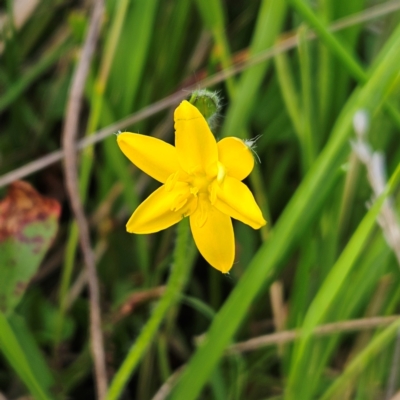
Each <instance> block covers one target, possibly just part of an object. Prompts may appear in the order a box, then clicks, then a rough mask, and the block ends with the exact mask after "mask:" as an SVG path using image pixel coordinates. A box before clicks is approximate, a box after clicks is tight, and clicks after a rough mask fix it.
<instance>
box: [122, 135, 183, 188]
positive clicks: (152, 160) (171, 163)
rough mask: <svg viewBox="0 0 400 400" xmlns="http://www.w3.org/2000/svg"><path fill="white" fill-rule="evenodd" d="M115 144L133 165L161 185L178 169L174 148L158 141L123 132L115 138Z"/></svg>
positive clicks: (150, 137)
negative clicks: (116, 143)
mask: <svg viewBox="0 0 400 400" xmlns="http://www.w3.org/2000/svg"><path fill="white" fill-rule="evenodd" d="M117 142H118V145H119V147H120V149H121V150H122V152H123V153H124V154H125V155H126V156H127V157H128V158H129V160H131V161H132V162H133V164H135V165H136V166H137V167H138V168H140V169H141V170H142V171H144V172H145V173H146V174H147V175H150V176H151V177H152V178H154V179H157V180H158V181H159V182H161V183H165V182H166V180H167V179H168V177H169V176H170V175H171V174H173V173H174V172H176V171H177V170H178V169H180V167H179V162H178V157H177V153H176V149H175V147H174V146H171V145H170V144H168V143H166V142H164V141H162V140H160V139H157V138H154V137H152V136H146V135H140V134H138V133H129V132H123V133H120V134H119V135H118V136H117Z"/></svg>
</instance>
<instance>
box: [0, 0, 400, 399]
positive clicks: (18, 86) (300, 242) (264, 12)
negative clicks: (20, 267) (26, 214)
mask: <svg viewBox="0 0 400 400" xmlns="http://www.w3.org/2000/svg"><path fill="white" fill-rule="evenodd" d="M91 7H92V2H90V1H84V2H79V1H69V0H6V1H5V2H3V3H1V5H0V11H1V15H0V35H1V36H0V127H1V131H0V183H1V186H2V188H1V189H0V195H1V197H4V196H6V185H5V183H4V182H5V181H1V179H2V176H5V174H8V173H9V172H10V171H14V170H16V169H17V168H19V167H21V166H24V165H26V164H27V163H29V162H31V161H33V160H36V159H39V158H40V157H42V156H45V155H47V154H50V153H51V152H53V151H55V150H58V149H59V148H60V144H61V132H62V127H63V122H64V115H65V109H66V101H67V98H68V90H69V87H70V82H71V77H72V74H73V71H74V68H75V66H76V63H77V61H78V59H79V55H80V50H81V48H82V43H83V41H84V39H85V35H86V30H87V27H88V23H89V17H90V11H91ZM399 10H400V1H381V0H352V1H349V0H315V1H310V0H290V1H285V0H261V1H258V0H252V1H244V0H235V1H233V0H225V1H222V0H197V1H195V0H193V1H190V0H163V1H161V0H147V1H144V0H143V1H142V0H108V1H107V2H106V10H105V13H104V16H103V22H102V29H101V36H100V41H99V43H98V46H97V49H96V53H95V57H94V59H93V61H92V64H91V68H90V72H89V75H88V79H87V82H86V85H85V88H84V95H85V98H84V107H83V112H82V115H81V116H80V135H81V137H84V136H91V135H93V133H94V132H96V131H98V130H100V129H102V128H105V127H108V126H110V125H111V124H115V123H117V124H116V125H115V129H114V132H117V131H118V130H119V129H120V130H128V131H132V132H139V133H146V134H150V135H153V136H156V137H159V138H162V139H163V140H166V141H169V142H171V143H172V142H173V110H174V108H175V107H176V105H177V104H178V103H179V101H178V100H177V97H176V98H172V99H171V101H169V102H167V103H166V104H167V106H166V107H164V109H163V110H161V111H160V112H156V110H154V111H152V108H151V107H150V109H149V110H150V112H149V116H146V118H141V119H140V120H138V121H136V122H135V123H134V124H131V125H129V124H127V123H119V122H118V121H120V120H122V119H123V118H125V117H128V116H130V115H132V114H134V113H135V112H137V111H139V110H141V109H143V108H145V107H148V106H152V105H153V104H154V103H156V102H158V101H159V100H162V99H163V98H165V97H166V96H169V95H171V94H173V93H177V96H178V97H179V96H181V98H185V96H186V97H189V96H190V91H189V89H187V88H188V87H189V86H191V85H195V86H194V87H199V88H200V87H204V85H205V84H206V83H204V81H203V80H204V79H206V78H209V77H214V76H217V81H218V83H215V84H214V85H213V86H208V87H207V88H208V89H211V90H216V91H218V93H219V95H220V96H221V98H222V99H223V100H222V102H223V105H224V107H223V110H222V111H221V113H220V116H219V119H218V122H217V124H216V126H215V127H214V128H213V132H214V133H215V135H216V136H217V138H222V137H224V136H238V137H241V138H247V139H250V138H254V137H257V136H259V139H258V141H257V148H256V151H257V154H258V157H259V159H260V162H259V163H257V165H256V168H255V170H254V171H253V173H252V175H251V177H250V178H248V179H247V182H246V183H247V184H248V185H249V186H250V187H251V188H252V190H253V192H254V193H255V197H256V198H257V201H258V203H259V204H260V206H261V208H262V209H263V213H264V216H265V217H266V219H267V221H268V225H267V227H266V228H265V229H264V230H262V231H261V232H259V231H253V230H252V229H251V228H249V227H248V226H245V225H243V224H241V223H239V222H235V224H234V228H235V239H236V248H237V255H236V262H235V265H234V267H233V269H232V270H231V272H230V274H229V275H226V276H225V275H222V274H221V273H220V272H218V271H217V270H215V269H213V268H211V267H210V266H209V265H207V263H206V262H205V261H204V260H203V259H202V258H201V257H200V256H197V254H196V253H195V251H194V250H193V247H192V246H189V250H188V256H187V259H186V260H185V262H186V263H187V266H186V268H187V274H188V275H189V274H190V276H189V277H188V278H187V282H186V287H185V289H184V290H183V292H182V293H181V294H179V297H178V301H177V302H175V304H174V306H173V307H171V308H169V309H168V310H167V311H166V313H165V315H163V320H164V322H163V324H162V325H161V326H160V328H159V329H158V331H157V333H156V335H155V337H154V338H153V339H151V338H149V339H148V340H147V343H146V348H143V349H142V350H143V357H141V359H140V363H139V364H138V367H137V368H133V367H132V368H131V369H129V367H128V371H127V372H126V373H125V375H124V376H125V380H126V382H124V384H123V385H122V386H121V388H120V390H117V391H116V392H115V393H116V394H114V395H115V396H116V397H109V398H118V397H119V398H122V399H139V400H145V399H152V398H154V399H162V398H167V397H166V396H167V395H166V394H165V392H162V391H159V389H160V388H161V387H162V388H163V390H166V389H168V390H167V392H168V391H169V390H171V388H172V393H171V394H170V398H173V399H185V400H186V399H192V398H193V399H194V398H198V399H216V400H225V399H232V400H233V399H237V400H239V399H246V400H259V399H299V400H308V399H310V400H311V399H335V398H341V399H343V400H344V399H349V400H350V399H360V400H368V399H371V400H376V399H387V400H389V399H392V398H393V399H394V396H395V393H396V392H397V391H398V390H400V371H399V366H398V363H399V361H400V360H399V357H400V350H399V348H400V342H399V340H400V339H399V337H400V333H398V332H400V331H399V328H398V326H399V322H398V321H397V320H394V319H393V320H392V321H395V322H394V323H393V324H392V325H388V327H382V326H381V325H380V326H379V328H377V327H376V326H375V325H374V323H373V321H376V319H374V318H375V317H385V316H390V315H395V314H396V313H398V312H399V310H398V309H399V301H400V285H399V282H400V279H399V278H400V270H399V264H398V259H397V258H396V256H395V253H394V251H393V249H392V248H391V247H390V246H388V244H387V241H386V240H385V234H384V233H383V232H382V229H381V228H380V226H379V225H378V224H376V217H377V213H378V211H379V209H377V208H371V209H370V211H368V209H367V207H366V203H367V202H369V201H370V200H371V197H372V194H373V189H372V187H371V183H370V182H369V180H368V179H367V174H366V169H365V167H364V166H363V164H362V163H361V162H360V161H359V160H358V158H357V156H356V155H355V153H354V152H353V151H352V148H351V146H350V140H351V139H352V140H355V133H354V130H353V128H352V126H353V124H352V121H353V117H354V114H355V113H356V112H357V111H358V110H359V109H365V110H366V112H367V113H368V115H369V116H370V122H369V124H368V127H367V128H368V129H367V130H368V141H369V143H370V145H371V147H372V149H374V150H376V151H381V152H382V153H383V154H384V156H385V163H386V168H387V177H390V176H391V175H392V174H393V173H394V171H395V170H396V166H397V165H398V164H399V161H400V146H399V143H400V140H399V137H400V136H399V135H400V107H399V104H400V102H399V100H400V90H399V89H400V88H399V83H400V80H399V70H400V31H399V29H398V26H399V21H400V11H399ZM338 21H339V23H338ZM331 26H334V27H335V29H336V30H335V32H334V33H333V31H332V30H331V29H330V28H329V27H331ZM313 31H315V32H316V35H314V36H313V35H312V32H313ZM285 46H286V47H285ZM270 49H273V51H270ZM260 55H261V56H262V57H263V59H262V60H261V59H259V56H260ZM246 63H247V64H246ZM233 65H234V66H241V71H239V72H238V73H236V74H231V75H229V76H228V75H227V76H224V74H223V71H232V68H231V67H232V66H233ZM221 71H222V75H221ZM218 74H220V75H218ZM79 159H80V164H79V183H80V191H81V197H82V199H83V200H84V206H85V211H86V215H87V218H88V220H89V223H90V227H91V238H92V244H93V247H94V250H95V254H96V260H97V269H98V275H99V281H100V292H101V309H102V316H103V332H104V340H105V351H106V363H107V372H108V376H109V380H110V382H112V381H113V377H114V376H120V375H118V373H120V372H121V371H120V366H121V365H123V362H124V360H125V358H126V357H127V354H129V349H131V346H132V345H133V346H134V345H135V339H136V338H137V337H138V336H139V334H140V332H141V331H142V329H143V327H144V326H146V323H147V321H149V319H150V318H151V316H152V311H153V309H154V307H155V305H156V304H157V301H158V299H159V298H160V297H162V296H163V293H164V291H165V283H166V281H167V279H168V275H169V271H170V267H171V265H172V264H173V263H174V262H176V260H174V252H173V249H174V246H175V243H176V233H175V228H174V227H173V228H170V229H168V230H166V231H163V232H160V233H157V234H153V235H145V236H134V235H130V234H128V233H126V231H125V223H126V221H127V219H128V218H129V216H130V215H131V213H132V211H133V210H134V209H135V207H136V206H137V205H138V204H139V203H140V202H141V201H142V200H143V199H144V198H145V197H146V196H147V195H148V194H150V193H151V192H152V191H153V190H154V189H155V188H156V187H157V183H156V182H154V181H153V180H151V179H149V178H148V177H146V176H145V175H144V174H143V173H142V172H140V171H139V170H137V169H136V168H135V167H134V166H133V165H131V164H130V163H129V161H128V160H126V159H125V157H124V156H123V155H122V153H121V152H120V150H119V149H118V147H117V145H116V140H115V136H114V135H110V136H108V137H107V138H106V139H104V140H102V141H100V142H99V143H98V144H97V145H96V146H89V147H86V148H85V149H84V150H83V151H82V152H81V153H80V156H79ZM395 178H396V176H395ZM395 178H394V179H395ZM24 179H25V180H28V181H29V182H30V183H31V184H32V185H33V186H34V187H35V188H36V190H37V191H38V192H40V193H41V194H42V195H44V196H48V197H51V198H54V199H57V200H58V201H59V202H60V203H61V205H62V214H61V217H60V225H59V229H58V233H57V236H56V238H55V240H54V243H53V244H52V246H51V248H50V249H49V251H48V253H47V255H46V257H45V258H44V260H43V261H42V263H41V265H40V266H39V265H38V266H37V267H38V270H37V272H36V273H35V274H34V276H33V278H32V280H31V281H30V283H29V286H28V287H27V289H26V291H25V294H24V296H23V298H22V299H21V301H20V302H19V304H18V306H17V307H16V308H15V309H14V310H13V311H12V312H11V313H8V314H7V315H6V314H4V315H2V316H1V318H0V319H1V321H0V331H1V332H2V333H0V352H1V354H2V356H1V357H0V398H2V396H5V398H7V399H16V398H22V397H23V396H29V395H30V396H34V397H35V398H42V399H52V398H54V399H67V398H71V399H77V400H78V399H91V398H96V390H95V384H94V378H93V373H92V371H93V365H92V359H91V354H90V350H89V336H90V335H89V322H88V321H89V319H88V314H89V302H88V293H87V288H86V281H87V278H86V274H85V272H84V271H85V270H84V268H83V258H82V256H81V253H80V251H79V246H78V233H77V232H78V231H77V227H76V225H75V223H74V222H73V215H72V213H71V210H70V207H69V203H68V198H67V193H66V189H65V184H64V176H63V169H62V163H61V162H59V161H58V162H55V163H52V164H51V165H49V166H47V167H46V168H42V169H40V170H38V171H35V173H32V174H29V176H26V177H24ZM395 187H396V185H395V181H393V182H392V184H391V190H392V193H394V202H393V204H394V205H395V206H396V205H398V195H397V192H396V191H395ZM392 223H393V224H394V225H396V220H395V218H393V220H392ZM0 229H1V227H0ZM1 254H2V253H0V255H1ZM3 254H4V253H3ZM2 263H3V264H2ZM5 267H6V265H5V258H4V259H3V260H1V259H0V268H5ZM0 276H1V275H0ZM360 318H364V319H365V321H366V323H367V325H368V323H370V324H372V325H371V326H374V329H372V328H371V329H369V330H367V331H363V332H360V331H358V329H359V328H357V327H356V328H354V327H353V332H351V333H349V332H347V331H346V332H340V331H339V332H338V331H335V332H333V331H332V332H331V334H330V335H328V336H325V337H318V336H314V335H312V334H311V333H310V332H311V331H312V329H313V328H314V327H315V326H316V325H320V324H326V323H333V322H338V321H343V320H352V319H360ZM380 321H381V320H380ZM384 321H387V320H386V319H385V320H384ZM396 324H397V325H396ZM386 325H387V323H386ZM210 327H211V328H210ZM301 327H303V328H304V332H306V334H305V335H304V336H303V337H302V338H301V339H300V340H298V341H297V342H296V343H294V342H291V343H286V344H276V343H275V342H274V341H273V340H272V342H271V343H270V344H269V345H265V344H258V345H256V346H255V347H254V348H253V349H252V350H251V351H246V352H244V351H242V350H240V349H239V350H236V351H235V352H230V353H228V354H224V349H225V348H226V347H227V346H229V345H232V344H234V343H236V342H241V341H245V340H248V339H251V338H255V337H259V336H262V335H267V334H270V333H273V332H275V333H279V332H280V331H286V330H291V329H295V328H301ZM207 331H208V332H209V333H208V335H207V338H208V340H207V341H206V344H205V345H204V346H200V349H199V350H198V347H199V343H200V342H201V341H202V340H204V337H202V335H203V334H204V333H206V332H207ZM396 338H397V339H396ZM396 349H397V352H396ZM186 364H187V367H186V371H185V373H184V374H183V375H182V377H181V371H182V369H181V366H183V365H186ZM125 383H126V384H125ZM162 385H164V386H162ZM29 393H30V394H29ZM155 396H158V397H155Z"/></svg>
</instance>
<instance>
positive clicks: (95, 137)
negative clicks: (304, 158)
mask: <svg viewBox="0 0 400 400" xmlns="http://www.w3.org/2000/svg"><path fill="white" fill-rule="evenodd" d="M398 9H400V2H399V1H398V0H395V1H391V2H388V3H385V4H382V5H378V6H375V7H371V8H370V9H368V10H365V11H362V12H360V13H357V14H354V15H351V16H349V17H346V18H343V19H340V20H338V21H336V22H335V23H333V24H332V25H331V27H330V29H331V30H332V31H339V30H342V29H345V28H348V27H350V26H354V25H356V24H359V23H362V22H367V21H371V20H373V19H376V18H379V17H382V16H384V15H387V14H390V13H392V12H393V11H395V10H398ZM281 37H282V40H280V41H279V44H277V45H276V46H274V47H271V48H270V49H268V50H266V51H264V52H261V53H259V54H257V55H255V56H253V57H252V58H251V59H249V60H246V61H244V62H239V63H237V64H236V65H234V66H232V67H231V68H229V69H226V70H223V71H221V72H218V73H216V74H215V75H213V76H211V77H208V78H205V79H203V80H201V81H199V82H196V83H195V84H193V85H190V86H187V87H185V88H183V89H182V90H180V91H178V92H176V93H173V94H172V95H170V96H168V97H165V98H164V99H161V100H159V101H157V102H155V103H153V104H151V105H149V106H148V107H145V108H144V109H142V110H140V111H138V112H136V113H133V114H131V115H130V116H128V117H126V118H124V119H121V120H120V121H117V122H115V123H114V124H112V125H110V126H108V127H106V128H103V129H101V130H99V131H97V132H95V133H93V134H91V135H89V136H88V137H86V138H85V139H82V140H80V141H79V142H78V143H77V146H76V148H77V149H79V150H82V149H84V148H86V147H88V146H91V145H93V144H96V143H98V142H101V141H102V140H104V139H105V138H106V137H108V136H110V135H111V134H113V133H115V132H118V131H119V130H121V129H124V128H125V127H127V126H129V125H132V124H136V123H138V122H140V121H142V120H144V119H146V118H148V117H150V116H152V115H154V114H156V113H158V112H160V111H163V110H165V109H167V108H169V107H172V106H173V105H175V104H177V103H178V102H179V101H181V100H183V99H184V98H186V97H187V94H188V92H190V91H192V90H194V89H199V88H206V87H209V86H213V85H216V84H217V83H220V82H223V81H224V80H226V79H228V78H230V77H232V76H234V75H236V74H238V73H239V72H242V71H244V70H246V69H247V68H249V67H252V66H254V65H257V64H260V63H261V62H264V61H266V60H269V59H271V58H272V57H275V56H276V55H277V54H280V53H283V52H285V51H288V50H290V49H293V48H295V47H296V46H297V38H296V35H295V34H294V33H283V34H282V36H281ZM315 38H316V36H315V34H314V33H312V32H310V34H309V36H308V37H307V39H308V40H313V39H315ZM64 157H65V153H64V151H63V150H56V151H54V152H52V153H49V154H47V155H45V156H43V157H41V158H39V159H37V160H34V161H32V162H29V163H27V164H25V165H23V166H22V167H19V168H16V169H14V170H13V171H10V172H8V173H6V174H4V175H2V176H1V177H0V188H2V187H4V186H6V185H8V184H10V183H11V182H14V181H16V180H18V179H23V178H25V177H27V176H29V175H31V174H33V173H35V172H37V171H40V170H42V169H44V168H46V167H48V166H49V165H51V164H54V163H56V162H58V161H60V160H62V159H63V158H64Z"/></svg>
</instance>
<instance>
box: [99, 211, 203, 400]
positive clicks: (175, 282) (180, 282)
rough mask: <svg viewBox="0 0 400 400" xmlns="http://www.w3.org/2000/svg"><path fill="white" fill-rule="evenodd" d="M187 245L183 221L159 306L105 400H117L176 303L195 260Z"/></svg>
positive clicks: (187, 238)
mask: <svg viewBox="0 0 400 400" xmlns="http://www.w3.org/2000/svg"><path fill="white" fill-rule="evenodd" d="M189 244H190V235H189V220H188V218H184V219H183V220H182V221H181V222H180V223H179V225H178V229H177V241H176V245H175V250H174V257H173V264H172V268H171V273H170V276H169V279H168V283H167V288H166V290H165V293H164V296H163V297H162V298H161V299H160V301H159V302H158V304H157V306H156V308H155V309H154V312H153V314H152V315H151V317H150V320H149V321H148V322H147V324H146V325H145V326H144V328H143V329H142V331H141V332H140V334H139V337H138V338H137V339H136V341H135V343H134V344H133V346H132V347H131V348H130V350H129V353H128V355H127V356H126V358H125V360H124V362H123V363H122V365H121V367H120V368H119V370H118V371H117V373H116V374H115V376H114V379H113V381H112V383H111V386H110V388H109V391H108V393H107V397H106V399H107V400H116V399H118V398H119V397H120V395H121V393H122V391H123V389H124V387H125V385H126V384H127V382H128V380H129V378H130V377H131V376H132V374H133V372H134V371H135V369H136V368H137V366H138V364H139V362H140V360H141V358H142V356H143V355H144V353H145V352H146V350H147V348H148V347H149V346H150V344H151V342H152V340H153V338H154V336H155V335H156V333H157V331H158V329H159V327H160V325H161V323H162V321H163V320H164V318H165V316H166V315H167V313H168V311H169V310H170V309H171V307H172V306H173V305H174V304H175V303H176V302H177V301H178V300H179V296H180V294H181V292H182V290H183V289H184V287H185V284H186V281H187V278H188V276H189V273H190V267H191V265H192V261H193V260H194V257H190V256H189V257H188V255H189V254H190V255H192V254H195V253H194V252H193V251H189Z"/></svg>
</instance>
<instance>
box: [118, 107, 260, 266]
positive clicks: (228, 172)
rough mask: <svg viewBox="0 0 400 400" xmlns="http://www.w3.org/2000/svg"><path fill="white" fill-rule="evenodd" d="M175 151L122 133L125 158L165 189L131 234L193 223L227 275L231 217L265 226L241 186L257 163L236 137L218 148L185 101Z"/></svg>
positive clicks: (200, 243) (133, 223) (146, 205)
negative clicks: (180, 223)
mask: <svg viewBox="0 0 400 400" xmlns="http://www.w3.org/2000/svg"><path fill="white" fill-rule="evenodd" d="M174 119H175V147H174V146H172V145H170V144H168V143H166V142H163V141H162V140H159V139H156V138H154V137H150V136H145V135H140V134H137V133H129V132H124V133H120V134H119V135H118V136H117V141H118V145H119V147H120V149H121V150H122V152H123V153H124V154H125V155H126V156H127V157H128V158H129V160H131V161H132V162H133V163H134V164H135V165H136V166H137V167H138V168H140V169H141V170H142V171H144V172H145V173H146V174H148V175H150V176H151V177H153V178H154V179H156V180H158V181H159V182H161V183H162V184H163V185H162V186H161V187H160V188H158V189H157V190H156V191H154V192H153V193H152V194H151V195H150V196H149V197H148V198H147V199H146V200H145V201H144V202H143V203H142V204H140V206H139V207H138V208H137V209H136V211H135V212H134V213H133V215H132V216H131V218H130V219H129V221H128V223H127V225H126V229H127V231H128V232H130V233H139V234H144V233H153V232H158V231H160V230H162V229H166V228H168V227H169V226H171V225H173V224H176V223H177V222H179V221H180V220H181V219H182V218H184V217H188V216H189V217H190V227H191V230H192V234H193V238H194V241H195V243H196V246H197V247H198V249H199V251H200V253H201V254H202V255H203V257H204V258H205V259H206V260H207V261H208V262H209V263H210V264H211V265H212V266H213V267H214V268H216V269H218V270H219V271H221V272H223V273H227V272H228V271H229V270H230V269H231V267H232V265H233V262H234V258H235V240H234V234H233V227H232V220H231V217H232V218H234V219H237V220H239V221H242V222H244V223H245V224H247V225H250V226H251V227H252V228H254V229H259V228H260V227H261V226H263V225H265V224H266V222H265V220H264V218H263V216H262V213H261V211H260V208H259V207H258V205H257V203H256V202H255V200H254V197H253V195H252V193H251V192H250V190H249V188H248V187H247V186H246V185H245V184H244V183H242V182H241V181H242V180H243V179H244V178H246V177H247V176H248V175H249V174H250V172H251V171H252V169H253V166H254V158H253V155H252V153H251V150H250V149H249V148H248V146H246V144H245V143H244V142H243V141H242V140H240V139H238V138H235V137H227V138H225V139H222V140H221V141H219V142H218V143H217V142H216V140H215V137H214V135H213V134H212V132H211V131H210V128H209V127H208V125H207V122H206V120H205V119H204V117H203V116H202V115H201V113H200V111H199V110H198V109H197V108H196V107H194V106H193V105H191V104H190V103H189V102H187V101H183V102H182V103H181V104H180V105H179V106H178V108H177V109H176V110H175V115H174Z"/></svg>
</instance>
